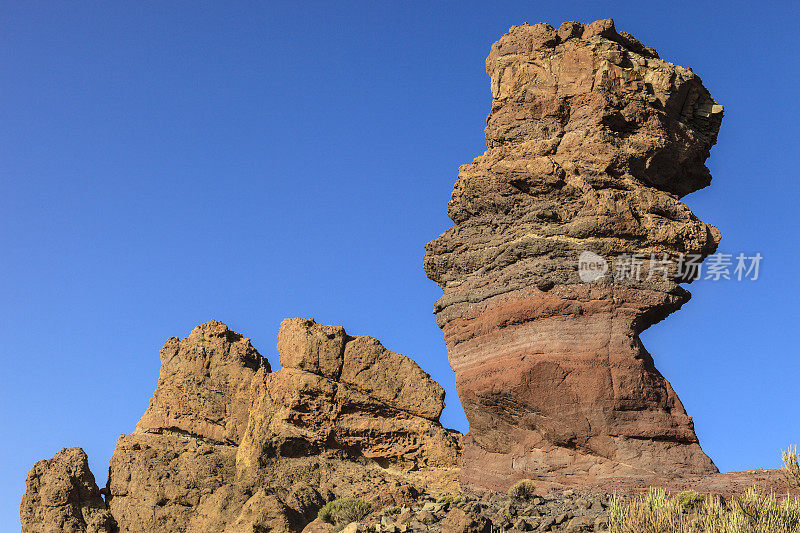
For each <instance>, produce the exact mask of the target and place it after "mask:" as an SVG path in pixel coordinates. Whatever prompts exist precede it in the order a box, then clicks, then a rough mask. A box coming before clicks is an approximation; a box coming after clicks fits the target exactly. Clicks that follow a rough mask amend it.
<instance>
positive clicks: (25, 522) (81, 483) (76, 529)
mask: <svg viewBox="0 0 800 533" xmlns="http://www.w3.org/2000/svg"><path fill="white" fill-rule="evenodd" d="M25 484H26V486H27V490H26V491H25V495H24V496H23V498H22V504H21V505H20V522H21V523H22V531H24V532H27V533H62V532H63V533H84V532H85V533H111V532H113V531H115V530H114V521H113V520H112V518H111V514H110V513H109V512H108V509H107V508H106V502H105V501H104V500H103V497H102V496H101V494H100V489H99V488H98V487H97V483H95V480H94V476H93V475H92V473H91V472H90V471H89V461H88V458H87V457H86V453H85V452H84V451H83V450H82V449H80V448H64V449H63V450H61V451H60V452H58V453H57V454H55V456H53V458H52V459H45V460H43V461H39V462H38V463H36V464H35V465H34V466H33V468H32V469H31V471H30V473H29V474H28V479H27V481H26V483H25Z"/></svg>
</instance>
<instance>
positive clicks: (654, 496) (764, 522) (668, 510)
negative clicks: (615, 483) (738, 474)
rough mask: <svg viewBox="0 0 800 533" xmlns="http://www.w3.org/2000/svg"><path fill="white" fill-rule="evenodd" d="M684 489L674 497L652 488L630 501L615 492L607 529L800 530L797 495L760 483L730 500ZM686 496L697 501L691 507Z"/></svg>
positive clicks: (663, 532)
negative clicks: (776, 491)
mask: <svg viewBox="0 0 800 533" xmlns="http://www.w3.org/2000/svg"><path fill="white" fill-rule="evenodd" d="M687 492H693V491H687ZM681 494H684V496H683V497H681ZM681 494H678V495H676V496H674V497H670V496H668V495H667V493H666V491H664V490H656V489H651V491H650V493H649V494H646V495H643V496H638V497H636V498H633V499H632V500H630V501H628V502H626V503H623V502H622V501H621V499H620V498H619V497H617V496H616V495H615V496H614V497H613V498H612V500H611V508H610V509H609V532H610V533H800V500H798V499H797V498H792V497H789V496H786V497H785V498H780V499H779V498H777V497H776V496H775V495H774V494H767V493H765V492H763V491H761V490H759V489H757V488H751V489H749V490H748V491H747V492H745V494H744V495H743V496H742V497H741V498H739V499H736V500H733V501H731V502H729V503H725V502H724V501H723V500H722V498H720V497H719V496H706V497H705V498H701V500H700V501H697V500H696V499H695V498H688V497H687V496H686V495H685V494H686V493H681ZM695 494H696V493H695ZM698 496H699V495H698ZM687 501H693V504H692V505H691V506H690V507H687V506H686V505H685V503H686V502H687Z"/></svg>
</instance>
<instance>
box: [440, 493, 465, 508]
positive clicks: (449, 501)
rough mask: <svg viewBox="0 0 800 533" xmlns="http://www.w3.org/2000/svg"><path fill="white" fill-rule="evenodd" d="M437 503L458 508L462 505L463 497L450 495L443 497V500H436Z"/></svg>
mask: <svg viewBox="0 0 800 533" xmlns="http://www.w3.org/2000/svg"><path fill="white" fill-rule="evenodd" d="M436 503H442V504H444V505H456V506H458V504H460V503H461V496H453V495H451V494H448V495H447V496H442V497H441V498H439V499H438V500H436Z"/></svg>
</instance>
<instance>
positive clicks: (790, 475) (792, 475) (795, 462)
mask: <svg viewBox="0 0 800 533" xmlns="http://www.w3.org/2000/svg"><path fill="white" fill-rule="evenodd" d="M781 453H782V455H783V473H784V475H785V476H786V480H787V481H788V482H789V484H790V485H794V486H795V487H798V488H800V458H798V456H797V446H789V448H788V449H787V450H786V451H785V452H781Z"/></svg>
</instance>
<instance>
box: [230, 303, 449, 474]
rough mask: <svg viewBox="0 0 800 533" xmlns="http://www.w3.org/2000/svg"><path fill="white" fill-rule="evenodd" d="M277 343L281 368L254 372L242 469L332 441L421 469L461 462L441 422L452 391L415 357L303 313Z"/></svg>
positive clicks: (357, 453) (254, 470)
mask: <svg viewBox="0 0 800 533" xmlns="http://www.w3.org/2000/svg"><path fill="white" fill-rule="evenodd" d="M278 351H279V352H280V361H281V365H282V368H281V370H279V371H277V372H274V373H268V372H265V371H260V372H259V373H258V375H257V377H256V378H255V379H254V380H253V392H252V396H253V398H254V400H253V401H254V403H253V409H251V411H250V421H249V424H248V426H247V431H246V433H245V435H244V438H243V439H242V443H241V445H240V446H239V453H238V456H237V467H238V469H239V471H240V473H241V474H242V476H245V475H251V476H252V475H256V474H258V473H262V472H268V471H269V469H270V468H271V464H272V463H273V461H274V459H275V458H279V457H307V456H313V455H316V454H319V453H321V452H323V451H324V450H326V449H333V450H340V451H342V452H343V453H344V454H345V455H350V456H353V457H365V458H368V459H373V460H375V461H377V462H378V463H380V464H383V465H389V464H395V465H398V466H401V467H408V468H415V469H416V468H418V467H425V466H434V467H441V466H444V467H446V466H453V465H455V464H456V462H457V459H458V453H459V443H458V434H457V433H455V432H452V431H448V430H446V429H444V428H443V427H442V426H441V424H439V415H440V414H441V412H442V409H444V389H443V388H442V387H441V385H439V384H438V383H436V382H435V381H433V380H432V379H431V377H430V376H429V375H428V374H427V373H425V372H424V371H423V370H422V369H421V368H419V366H417V364H416V363H414V361H412V360H411V359H409V358H408V357H405V356H403V355H400V354H398V353H395V352H392V351H389V350H387V349H386V348H384V347H383V346H382V345H381V343H380V342H379V341H378V340H377V339H374V338H372V337H366V336H360V337H351V336H349V335H347V333H345V331H344V329H343V328H341V327H334V326H321V325H319V324H316V323H315V322H314V321H313V320H303V319H288V320H284V321H283V323H282V324H281V327H280V331H279V333H278Z"/></svg>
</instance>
